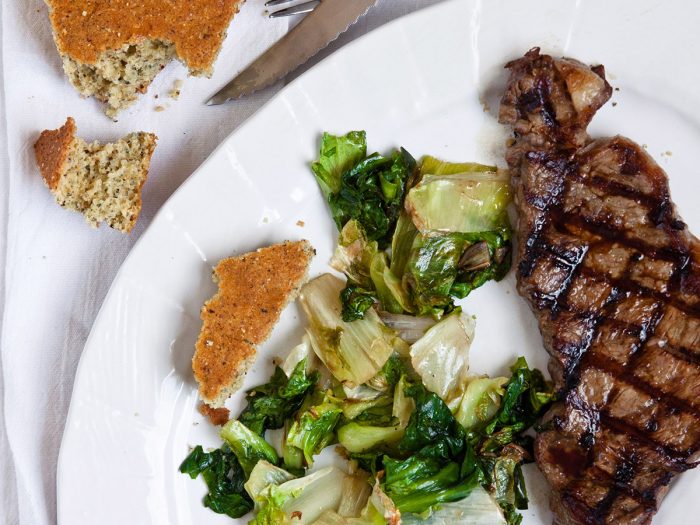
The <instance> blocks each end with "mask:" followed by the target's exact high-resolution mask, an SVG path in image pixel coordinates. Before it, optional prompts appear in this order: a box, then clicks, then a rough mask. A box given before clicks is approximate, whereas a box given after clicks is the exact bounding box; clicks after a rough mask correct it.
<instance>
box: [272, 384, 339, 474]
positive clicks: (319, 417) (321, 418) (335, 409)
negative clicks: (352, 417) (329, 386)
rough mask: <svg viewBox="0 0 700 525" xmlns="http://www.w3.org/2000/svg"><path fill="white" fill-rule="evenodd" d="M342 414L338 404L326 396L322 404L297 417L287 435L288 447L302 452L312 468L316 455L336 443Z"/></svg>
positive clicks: (307, 464)
mask: <svg viewBox="0 0 700 525" xmlns="http://www.w3.org/2000/svg"><path fill="white" fill-rule="evenodd" d="M342 413H343V411H342V409H341V408H340V407H339V406H338V405H337V404H336V403H334V402H333V401H331V400H330V399H329V398H328V396H324V397H323V400H322V402H321V403H320V404H317V405H314V406H311V407H309V408H308V409H306V410H304V411H303V412H302V413H301V414H300V415H298V416H297V418H296V420H295V421H294V423H292V426H291V427H290V428H289V431H288V433H287V437H286V445H287V446H292V447H296V448H298V449H299V450H301V451H302V452H303V454H304V461H305V464H306V466H308V467H311V466H312V465H313V462H314V460H313V457H314V455H316V454H318V453H319V452H321V450H323V449H324V448H326V447H327V446H328V445H330V444H331V443H333V442H334V441H335V427H336V426H337V425H338V422H339V421H340V416H341V414H342Z"/></svg>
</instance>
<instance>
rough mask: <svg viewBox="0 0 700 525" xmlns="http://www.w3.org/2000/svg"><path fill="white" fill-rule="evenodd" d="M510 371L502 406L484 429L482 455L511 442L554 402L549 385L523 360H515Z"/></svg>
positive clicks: (540, 374) (522, 358) (537, 371)
mask: <svg viewBox="0 0 700 525" xmlns="http://www.w3.org/2000/svg"><path fill="white" fill-rule="evenodd" d="M511 372H512V376H511V378H510V379H509V381H508V383H507V385H506V386H505V393H504V395H503V398H502V400H501V406H500V408H499V409H498V412H496V415H495V416H494V418H493V419H492V420H491V422H490V423H489V424H488V425H487V426H486V428H485V429H484V432H485V434H486V435H487V436H488V437H487V439H486V440H485V441H484V442H483V443H482V445H481V450H482V451H483V452H493V451H494V450H497V449H499V448H501V447H503V446H505V445H507V444H509V443H512V442H513V441H514V440H515V439H516V438H517V436H518V434H519V433H520V432H522V431H523V430H526V429H527V428H529V427H531V426H532V425H533V424H534V423H535V421H536V420H537V418H538V417H539V416H540V415H542V413H543V412H544V410H545V409H546V408H547V406H548V405H549V404H550V403H552V401H553V400H554V391H553V389H552V385H551V384H550V383H548V382H547V381H546V380H545V379H544V376H543V375H542V372H540V371H539V370H537V369H530V367H529V366H528V364H527V361H526V360H525V358H524V357H520V358H518V360H517V361H516V362H515V364H514V365H513V366H512V367H511Z"/></svg>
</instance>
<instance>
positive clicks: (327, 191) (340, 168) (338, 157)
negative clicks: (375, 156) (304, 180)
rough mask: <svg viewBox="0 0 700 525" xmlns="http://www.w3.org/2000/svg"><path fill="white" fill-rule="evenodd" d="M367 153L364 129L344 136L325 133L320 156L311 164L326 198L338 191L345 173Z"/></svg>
mask: <svg viewBox="0 0 700 525" xmlns="http://www.w3.org/2000/svg"><path fill="white" fill-rule="evenodd" d="M366 155H367V136H366V133H365V132H364V131H351V132H349V133H347V134H346V135H342V136H336V135H331V134H330V133H324V134H323V137H322V138H321V151H320V152H319V158H318V160H317V161H316V162H314V163H313V164H311V169H312V171H313V172H314V175H315V176H316V181H317V182H318V185H319V186H320V187H321V191H323V194H324V195H325V196H326V198H328V197H329V196H330V195H333V194H335V193H338V191H339V190H340V185H341V177H342V175H343V173H344V172H346V171H347V170H349V169H350V168H352V167H353V166H355V164H357V163H358V162H360V161H361V160H362V159H363V158H365V156H366Z"/></svg>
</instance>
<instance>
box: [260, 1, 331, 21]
mask: <svg viewBox="0 0 700 525" xmlns="http://www.w3.org/2000/svg"><path fill="white" fill-rule="evenodd" d="M270 1H272V2H275V1H278V0H270ZM279 1H282V0H279ZM320 3H321V0H311V1H310V2H305V3H303V4H299V5H295V6H293V7H288V8H286V9H280V10H279V11H274V12H272V13H270V15H269V16H270V18H279V17H281V16H291V15H300V14H302V13H310V12H311V11H313V10H314V9H316V7H317V6H318V4H320Z"/></svg>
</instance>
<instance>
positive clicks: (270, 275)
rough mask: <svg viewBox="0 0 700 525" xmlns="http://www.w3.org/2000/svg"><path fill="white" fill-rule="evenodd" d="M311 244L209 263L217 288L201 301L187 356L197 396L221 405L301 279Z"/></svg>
mask: <svg viewBox="0 0 700 525" xmlns="http://www.w3.org/2000/svg"><path fill="white" fill-rule="evenodd" d="M314 254H315V252H314V249H313V248H312V247H311V244H309V242H308V241H305V240H302V241H297V242H285V243H282V244H275V245H272V246H268V247H266V248H261V249H259V250H257V251H255V252H251V253H247V254H245V255H241V256H240V257H231V258H229V259H224V260H222V261H220V262H219V264H217V265H216V268H214V280H215V281H217V282H218V283H219V291H218V292H217V294H216V295H215V296H214V297H212V298H211V299H209V300H208V301H207V302H206V303H205V304H204V306H203V307H202V312H201V317H202V321H203V323H202V330H201V332H200V333H199V339H198V340H197V343H196V345H195V353H194V357H193V359H192V369H193V371H194V376H195V378H196V379H197V382H198V383H199V394H200V397H201V398H202V400H203V401H204V402H205V403H206V404H207V405H209V406H210V407H212V408H220V407H222V406H223V405H224V403H225V402H226V400H227V399H228V398H229V396H230V395H231V394H233V393H234V392H235V391H236V390H238V389H239V388H240V385H241V383H242V382H243V378H244V376H245V374H246V372H247V371H248V369H249V368H250V366H251V365H252V364H253V362H254V361H255V355H256V353H257V346H258V345H260V344H262V343H263V342H265V341H266V340H267V338H268V337H269V335H270V332H271V331H272V328H273V327H274V325H275V323H277V320H278V319H279V316H280V314H281V313H282V310H283V309H284V308H285V306H286V305H287V304H288V303H289V302H290V301H293V300H294V298H295V297H296V295H297V293H298V292H299V289H300V288H301V286H302V284H303V283H304V281H305V280H306V275H307V272H308V268H309V264H310V262H311V259H312V257H313V256H314Z"/></svg>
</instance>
